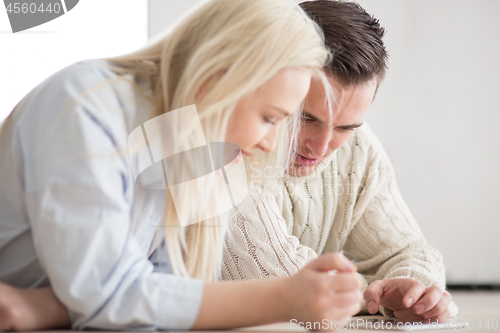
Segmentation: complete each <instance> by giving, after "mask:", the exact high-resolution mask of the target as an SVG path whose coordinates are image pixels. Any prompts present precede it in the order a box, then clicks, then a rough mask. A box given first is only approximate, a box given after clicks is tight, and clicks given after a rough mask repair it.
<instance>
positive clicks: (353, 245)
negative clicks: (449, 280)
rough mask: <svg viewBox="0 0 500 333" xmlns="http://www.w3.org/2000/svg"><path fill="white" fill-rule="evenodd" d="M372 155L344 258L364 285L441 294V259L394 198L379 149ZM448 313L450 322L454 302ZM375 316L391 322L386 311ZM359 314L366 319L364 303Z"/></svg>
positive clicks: (397, 196) (396, 195) (390, 175)
mask: <svg viewBox="0 0 500 333" xmlns="http://www.w3.org/2000/svg"><path fill="white" fill-rule="evenodd" d="M375 143H377V142H376V141H375ZM371 149H373V151H374V153H373V155H372V157H373V159H372V161H373V164H372V168H370V169H371V170H375V171H374V172H372V174H369V175H366V178H365V179H366V181H365V189H364V191H362V192H361V194H360V196H359V197H358V199H357V202H356V207H355V209H354V212H353V220H354V221H353V222H354V223H353V228H352V230H351V232H350V233H349V235H348V237H347V239H346V242H345V244H344V247H343V251H344V254H345V255H346V256H347V257H349V258H351V259H352V260H354V261H355V262H356V264H357V266H358V271H359V272H360V273H361V274H362V275H363V276H364V278H365V280H366V285H368V284H370V282H372V281H374V280H382V279H396V278H411V279H414V280H416V281H419V282H421V283H422V284H423V285H424V286H425V287H426V288H427V287H433V286H437V287H439V288H440V289H441V290H445V287H446V285H445V267H444V263H443V257H442V255H441V253H440V252H439V250H437V249H436V248H434V247H432V246H431V245H429V244H428V243H427V241H426V240H425V238H424V236H423V234H422V232H421V230H420V228H419V226H418V225H417V223H416V221H415V219H414V218H413V216H412V214H411V213H410V211H409V209H408V207H407V205H406V204H405V202H404V200H403V198H402V196H401V194H400V192H399V189H398V186H397V183H396V177H395V173H394V169H393V167H392V165H391V163H390V161H389V158H388V157H387V155H386V153H385V151H384V150H383V148H382V147H381V145H378V144H375V145H374V146H373V147H372V148H371ZM448 309H449V310H450V313H451V316H455V315H456V314H457V313H458V308H457V307H456V305H455V304H454V303H453V302H452V303H451V304H450V306H449V307H448ZM379 311H380V312H381V313H382V314H383V315H384V316H386V317H394V314H393V312H392V311H391V310H390V309H388V308H384V307H380V309H379ZM361 313H367V310H366V305H365V304H364V302H363V304H362V310H361Z"/></svg>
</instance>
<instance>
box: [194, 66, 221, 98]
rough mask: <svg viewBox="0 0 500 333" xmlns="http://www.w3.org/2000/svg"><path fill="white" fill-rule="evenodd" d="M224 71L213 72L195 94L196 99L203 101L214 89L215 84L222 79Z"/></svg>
mask: <svg viewBox="0 0 500 333" xmlns="http://www.w3.org/2000/svg"><path fill="white" fill-rule="evenodd" d="M222 74H223V73H215V74H212V75H211V76H210V77H209V78H208V79H206V80H205V81H204V82H203V84H202V85H201V87H200V89H198V91H197V92H196V94H195V95H194V98H195V101H196V102H199V101H201V100H202V99H203V98H204V97H205V96H206V94H207V93H208V92H209V91H210V89H212V87H213V86H214V84H215V83H216V82H217V81H218V80H219V79H220V77H221V76H222Z"/></svg>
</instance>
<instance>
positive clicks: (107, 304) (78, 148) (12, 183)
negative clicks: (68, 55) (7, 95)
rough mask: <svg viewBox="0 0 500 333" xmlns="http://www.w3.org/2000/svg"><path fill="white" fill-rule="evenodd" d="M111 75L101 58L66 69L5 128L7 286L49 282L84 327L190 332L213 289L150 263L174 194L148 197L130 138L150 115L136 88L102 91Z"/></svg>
mask: <svg viewBox="0 0 500 333" xmlns="http://www.w3.org/2000/svg"><path fill="white" fill-rule="evenodd" d="M110 78H118V76H117V75H116V74H115V73H113V72H112V71H111V70H110V69H109V68H108V67H107V61H106V60H103V59H92V60H86V61H81V62H78V63H75V64H73V65H71V66H68V67H66V68H64V69H62V70H61V71H59V72H57V73H55V74H54V75H52V76H51V77H49V78H48V79H46V80H45V81H44V82H42V83H41V84H40V85H39V86H37V87H36V88H35V89H34V90H33V91H31V93H30V94H29V96H28V97H27V98H26V99H25V101H23V102H22V104H21V105H20V106H19V107H18V108H17V110H16V111H15V113H14V116H13V117H12V119H9V121H8V122H7V123H6V124H5V125H4V126H5V129H4V130H5V131H4V135H3V138H2V139H1V145H0V281H2V282H6V283H9V284H11V285H14V286H17V287H21V288H33V287H39V286H46V285H49V284H50V285H51V286H52V288H53V289H54V292H55V293H56V295H57V296H58V298H59V299H60V300H61V302H62V303H64V304H65V306H66V307H67V308H68V311H69V314H70V317H71V320H72V323H73V328H74V329H84V328H100V329H137V330H154V329H161V330H185V329H189V328H191V326H192V325H193V323H194V321H195V320H196V317H197V315H198V311H199V308H200V304H201V299H202V294H203V283H202V281H201V280H196V279H189V278H183V277H179V276H175V275H173V274H167V273H168V272H171V269H170V268H169V265H168V262H166V263H165V262H164V263H163V265H162V267H159V268H161V269H159V270H161V271H163V272H159V270H155V265H154V263H153V262H151V261H150V260H148V256H149V254H150V253H151V246H152V241H153V237H154V235H155V231H156V230H158V233H161V232H163V231H164V229H162V228H157V227H156V226H157V225H159V224H161V217H162V216H163V207H164V200H165V193H164V191H163V190H146V189H141V188H140V186H139V185H138V184H136V183H135V181H134V177H133V174H132V170H131V167H130V158H129V155H128V147H127V140H128V135H129V134H130V133H131V132H132V130H133V129H134V128H136V127H137V126H139V125H141V124H142V123H143V122H144V121H146V120H148V119H149V117H150V112H151V109H152V108H151V105H150V103H149V102H148V101H147V100H146V99H145V98H144V97H142V96H141V95H140V94H139V93H137V92H136V91H135V90H134V89H133V88H132V85H131V84H129V83H128V82H126V81H123V80H116V81H114V82H112V83H111V85H108V84H103V82H104V81H105V80H107V79H110ZM128 78H129V79H131V76H128ZM92 87H95V88H96V89H95V90H94V91H92V92H90V93H89V94H88V95H85V96H83V97H80V98H79V99H78V100H77V101H76V103H73V104H71V103H72V102H73V101H74V100H75V99H76V98H77V96H78V95H79V94H80V93H81V92H83V91H85V90H86V89H88V88H92ZM149 93H150V91H149ZM140 192H141V193H142V194H141V195H140V194H139V193H140ZM160 248H163V249H164V248H165V247H164V246H163V247H160ZM152 258H155V259H158V252H155V253H153V256H152ZM157 261H158V260H157ZM165 272H167V273H165Z"/></svg>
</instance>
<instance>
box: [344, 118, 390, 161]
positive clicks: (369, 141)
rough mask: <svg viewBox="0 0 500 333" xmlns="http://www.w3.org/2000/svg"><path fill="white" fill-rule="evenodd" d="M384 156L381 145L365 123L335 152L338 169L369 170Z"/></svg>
mask: <svg viewBox="0 0 500 333" xmlns="http://www.w3.org/2000/svg"><path fill="white" fill-rule="evenodd" d="M383 155H384V150H383V147H382V144H381V143H380V141H379V140H378V138H377V136H376V135H375V133H374V132H373V131H372V129H371V128H370V126H369V125H368V124H367V123H364V124H363V125H362V126H361V127H359V128H358V129H356V130H355V131H354V134H353V135H352V136H351V137H350V138H349V140H347V141H346V143H345V144H344V145H342V147H340V148H339V149H338V151H337V160H338V165H339V166H340V167H342V166H343V167H345V168H352V167H356V169H359V168H369V167H370V166H372V165H374V164H378V163H379V162H380V159H381V158H382V156H383Z"/></svg>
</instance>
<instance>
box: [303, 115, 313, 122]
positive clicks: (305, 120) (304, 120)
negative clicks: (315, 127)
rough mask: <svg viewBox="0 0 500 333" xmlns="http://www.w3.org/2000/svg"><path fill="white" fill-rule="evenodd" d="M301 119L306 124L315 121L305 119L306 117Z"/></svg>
mask: <svg viewBox="0 0 500 333" xmlns="http://www.w3.org/2000/svg"><path fill="white" fill-rule="evenodd" d="M300 118H301V119H302V121H303V122H305V123H309V122H311V121H313V120H312V119H311V118H309V117H304V116H302V117H300Z"/></svg>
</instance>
